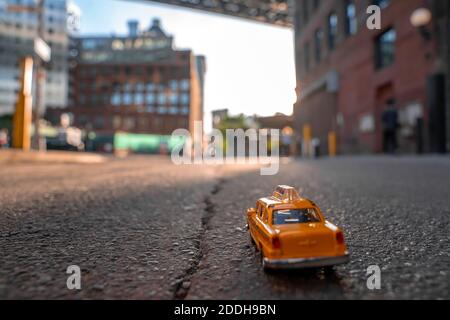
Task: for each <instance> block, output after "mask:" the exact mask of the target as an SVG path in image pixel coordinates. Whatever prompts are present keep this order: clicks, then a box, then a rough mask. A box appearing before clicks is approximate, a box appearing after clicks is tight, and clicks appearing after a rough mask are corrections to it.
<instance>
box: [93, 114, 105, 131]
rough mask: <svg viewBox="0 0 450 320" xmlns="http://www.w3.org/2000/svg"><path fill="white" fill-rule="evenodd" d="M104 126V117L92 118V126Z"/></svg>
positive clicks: (96, 127) (101, 127) (97, 127)
mask: <svg viewBox="0 0 450 320" xmlns="http://www.w3.org/2000/svg"><path fill="white" fill-rule="evenodd" d="M104 126H105V119H104V118H103V117H102V116H96V117H95V119H94V128H95V129H103V127H104Z"/></svg>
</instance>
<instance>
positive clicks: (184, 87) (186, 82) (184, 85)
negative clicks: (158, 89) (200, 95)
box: [180, 79, 190, 90]
mask: <svg viewBox="0 0 450 320" xmlns="http://www.w3.org/2000/svg"><path fill="white" fill-rule="evenodd" d="M189 86H190V85H189V80H188V79H184V80H181V81H180V89H181V90H189Z"/></svg>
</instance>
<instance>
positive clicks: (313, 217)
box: [273, 208, 320, 225]
mask: <svg viewBox="0 0 450 320" xmlns="http://www.w3.org/2000/svg"><path fill="white" fill-rule="evenodd" d="M310 222H320V217H319V215H318V214H317V212H316V210H314V209H312V208H307V209H288V210H275V211H274V212H273V224H274V225H282V224H296V223H310Z"/></svg>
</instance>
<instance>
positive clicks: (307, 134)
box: [302, 124, 313, 157]
mask: <svg viewBox="0 0 450 320" xmlns="http://www.w3.org/2000/svg"><path fill="white" fill-rule="evenodd" d="M311 141H312V128H311V125H309V124H305V125H304V126H303V147H302V149H303V150H302V151H303V152H302V153H303V155H304V156H307V157H310V156H312V154H313V152H312V150H311V149H312V146H311Z"/></svg>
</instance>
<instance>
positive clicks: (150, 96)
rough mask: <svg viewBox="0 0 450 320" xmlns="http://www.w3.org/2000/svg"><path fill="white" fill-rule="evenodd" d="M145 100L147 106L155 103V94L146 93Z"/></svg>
mask: <svg viewBox="0 0 450 320" xmlns="http://www.w3.org/2000/svg"><path fill="white" fill-rule="evenodd" d="M146 100H147V103H149V104H153V103H155V94H154V93H153V92H148V93H147V95H146Z"/></svg>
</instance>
